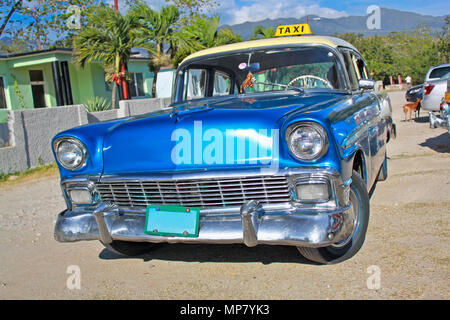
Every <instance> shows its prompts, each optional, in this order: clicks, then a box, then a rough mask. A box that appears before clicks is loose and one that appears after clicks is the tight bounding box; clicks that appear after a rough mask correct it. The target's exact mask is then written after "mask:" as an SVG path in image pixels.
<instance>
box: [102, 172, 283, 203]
mask: <svg viewBox="0 0 450 320" xmlns="http://www.w3.org/2000/svg"><path fill="white" fill-rule="evenodd" d="M96 189H97V191H98V192H99V196H100V198H101V200H102V201H108V202H112V203H115V204H116V205H118V206H119V207H145V206H146V205H149V204H162V205H180V206H189V207H200V208H204V207H227V206H237V205H242V204H243V203H244V202H245V201H248V200H258V201H260V202H261V203H264V204H274V203H286V202H289V201H290V199H291V197H290V192H289V187H288V181H287V178H286V177H285V176H256V177H238V178H220V179H197V180H192V179H183V180H153V181H146V180H143V181H107V182H99V183H97V184H96Z"/></svg>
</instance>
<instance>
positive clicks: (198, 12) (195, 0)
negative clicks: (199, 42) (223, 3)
mask: <svg viewBox="0 0 450 320" xmlns="http://www.w3.org/2000/svg"><path fill="white" fill-rule="evenodd" d="M166 2H173V3H174V5H175V6H176V7H177V8H178V9H179V10H180V12H181V13H182V14H183V13H185V14H186V15H187V16H188V17H190V18H193V17H198V16H203V15H204V14H205V13H206V12H207V11H210V10H212V9H214V8H215V7H217V5H218V3H217V2H216V1H215V0H166Z"/></svg>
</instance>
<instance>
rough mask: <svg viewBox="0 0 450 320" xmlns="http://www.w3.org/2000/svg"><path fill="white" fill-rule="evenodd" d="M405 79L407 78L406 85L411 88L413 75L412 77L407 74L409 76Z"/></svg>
mask: <svg viewBox="0 0 450 320" xmlns="http://www.w3.org/2000/svg"><path fill="white" fill-rule="evenodd" d="M405 80H406V85H407V86H408V88H410V87H411V81H412V79H411V77H410V76H407V77H406V78H405Z"/></svg>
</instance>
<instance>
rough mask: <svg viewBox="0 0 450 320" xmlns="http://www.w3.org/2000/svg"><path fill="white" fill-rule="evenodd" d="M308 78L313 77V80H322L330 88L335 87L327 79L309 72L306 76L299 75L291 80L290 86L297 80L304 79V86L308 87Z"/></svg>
mask: <svg viewBox="0 0 450 320" xmlns="http://www.w3.org/2000/svg"><path fill="white" fill-rule="evenodd" d="M307 79H312V80H313V81H320V82H323V83H324V84H325V85H326V86H327V87H328V88H330V89H333V86H332V85H331V84H330V83H329V82H328V81H327V80H325V79H322V78H320V77H317V76H314V75H312V74H307V75H304V76H299V77H297V78H294V79H292V80H291V82H289V84H288V86H292V85H293V84H294V83H296V82H297V81H300V80H302V87H306V85H305V84H307V81H306V80H307Z"/></svg>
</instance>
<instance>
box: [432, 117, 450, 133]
mask: <svg viewBox="0 0 450 320" xmlns="http://www.w3.org/2000/svg"><path fill="white" fill-rule="evenodd" d="M429 115H430V128H431V129H435V128H437V127H443V128H446V129H448V130H449V131H450V116H449V115H447V116H446V117H445V116H444V115H443V114H442V113H441V117H437V116H436V115H435V114H434V113H433V112H430V113H429Z"/></svg>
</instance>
